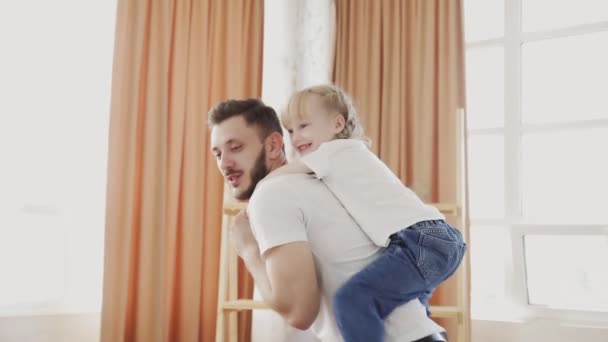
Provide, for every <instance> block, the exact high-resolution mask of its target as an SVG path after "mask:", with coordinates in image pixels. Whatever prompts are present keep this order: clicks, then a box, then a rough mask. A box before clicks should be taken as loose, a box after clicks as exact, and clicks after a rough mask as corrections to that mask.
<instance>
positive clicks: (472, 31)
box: [464, 0, 505, 42]
mask: <svg viewBox="0 0 608 342" xmlns="http://www.w3.org/2000/svg"><path fill="white" fill-rule="evenodd" d="M504 17H505V5H504V2H503V0H465V1H464V28H465V36H466V41H467V42H472V41H478V40H485V39H491V38H498V37H502V36H503V34H504Z"/></svg>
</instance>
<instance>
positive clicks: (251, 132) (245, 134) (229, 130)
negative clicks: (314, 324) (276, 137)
mask: <svg viewBox="0 0 608 342" xmlns="http://www.w3.org/2000/svg"><path fill="white" fill-rule="evenodd" d="M253 138H256V139H257V138H258V135H257V130H256V128H255V126H254V125H247V122H246V121H245V119H244V118H243V117H242V116H236V117H232V118H229V119H226V120H224V121H223V122H222V123H220V124H217V125H214V126H213V127H212V128H211V141H212V146H213V147H217V146H220V145H227V144H231V143H235V142H243V141H249V140H252V139H253Z"/></svg>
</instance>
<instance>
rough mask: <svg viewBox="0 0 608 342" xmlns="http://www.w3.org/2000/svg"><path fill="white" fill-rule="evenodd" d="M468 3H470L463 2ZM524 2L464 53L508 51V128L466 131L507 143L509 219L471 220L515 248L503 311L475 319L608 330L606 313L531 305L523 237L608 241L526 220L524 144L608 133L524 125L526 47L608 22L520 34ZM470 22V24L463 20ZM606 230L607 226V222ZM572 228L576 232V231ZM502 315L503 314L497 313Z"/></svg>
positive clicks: (514, 4) (587, 229)
mask: <svg viewBox="0 0 608 342" xmlns="http://www.w3.org/2000/svg"><path fill="white" fill-rule="evenodd" d="M465 1H466V0H465ZM522 1H526V0H504V2H503V3H504V10H505V12H504V15H505V16H504V18H505V20H504V35H503V37H500V38H493V39H485V40H479V41H472V42H467V43H466V50H467V51H469V50H472V49H477V48H487V47H503V49H504V126H503V127H493V128H474V129H468V132H467V136H468V137H471V136H484V135H496V134H501V135H503V137H504V160H505V163H504V175H505V176H504V177H505V178H504V186H505V188H504V190H505V195H504V196H505V214H504V218H502V219H475V218H471V226H478V227H483V226H487V225H490V226H504V227H506V228H507V229H508V230H509V233H510V236H511V242H512V255H513V257H512V260H511V265H508V266H509V269H510V270H511V272H510V274H508V275H507V284H506V287H507V293H506V294H505V295H506V297H507V298H506V302H505V303H504V306H505V307H504V308H503V307H501V308H499V309H498V310H497V308H496V307H493V308H492V310H490V308H487V309H486V308H483V307H482V308H480V309H478V310H476V311H478V314H477V316H480V317H474V318H475V319H484V320H496V321H511V322H520V321H522V320H525V319H528V318H545V319H548V320H555V321H560V322H562V323H564V322H566V324H570V323H571V324H573V325H576V326H581V325H583V326H593V325H595V324H599V326H601V327H603V328H605V327H606V326H608V312H597V311H580V310H565V309H553V308H546V307H541V306H538V305H531V304H529V302H528V289H527V283H526V275H525V254H524V244H523V236H524V235H526V234H530V233H542V234H543V235H545V234H547V235H557V234H559V235H563V234H568V235H597V234H600V235H608V226H606V225H584V226H583V225H568V229H565V227H564V226H563V225H554V224H552V225H547V224H542V223H541V224H530V222H525V221H524V220H523V215H522V193H523V191H522V179H523V176H522V170H523V168H522V160H521V156H522V139H521V137H522V136H523V134H524V133H530V132H541V131H542V132H557V131H563V130H572V129H589V128H597V127H606V128H608V119H593V120H578V121H575V122H556V123H545V124H524V123H523V122H522V114H521V113H522V111H521V106H522V96H521V89H522V87H521V84H522V57H521V56H522V46H523V44H525V43H529V42H533V41H540V40H547V39H555V38H564V37H568V36H573V35H580V34H588V33H597V32H602V31H608V21H603V22H599V23H593V24H584V25H577V26H571V27H567V28H559V29H551V30H545V31H541V32H530V33H524V32H522ZM465 20H466V18H465ZM607 224H608V222H607ZM573 227H575V228H574V229H573ZM498 311H500V312H498Z"/></svg>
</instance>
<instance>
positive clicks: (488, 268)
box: [464, 0, 608, 322]
mask: <svg viewBox="0 0 608 342" xmlns="http://www.w3.org/2000/svg"><path fill="white" fill-rule="evenodd" d="M464 3H465V38H466V42H467V49H466V68H467V71H466V73H467V92H466V94H467V104H468V108H467V121H468V146H469V151H468V153H469V165H468V167H469V194H470V210H471V251H470V252H471V257H472V258H471V263H472V264H471V279H472V284H471V288H472V296H471V306H472V316H473V318H474V319H496V320H516V319H518V318H521V317H522V316H523V315H537V316H542V317H553V318H558V319H563V318H565V317H575V316H576V319H582V320H587V319H591V320H598V319H599V320H602V321H603V322H608V297H607V296H606V294H605V290H602V289H606V288H608V268H606V267H605V266H603V265H602V264H603V263H604V260H606V259H608V199H607V198H608V197H607V195H606V194H608V176H607V175H608V102H607V101H606V96H607V94H608V63H607V62H606V61H608V2H606V1H603V0H585V1H553V0H508V1H504V0H465V1H464ZM581 313H582V314H583V316H580V314H581ZM571 314H572V315H571ZM574 314H576V315H574Z"/></svg>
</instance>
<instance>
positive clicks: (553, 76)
mask: <svg viewBox="0 0 608 342" xmlns="http://www.w3.org/2000/svg"><path fill="white" fill-rule="evenodd" d="M607 3H608V2H607ZM522 53H523V55H522V58H523V62H522V63H523V64H522V68H523V69H522V70H523V73H522V77H523V81H522V115H523V120H524V122H526V123H546V122H563V121H571V120H585V119H598V118H608V102H607V101H606V93H607V92H606V80H608V62H606V61H608V32H601V33H593V34H586V35H579V36H572V37H567V38H559V39H551V40H546V41H539V42H534V43H529V44H525V45H524V46H523V52H522Z"/></svg>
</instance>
